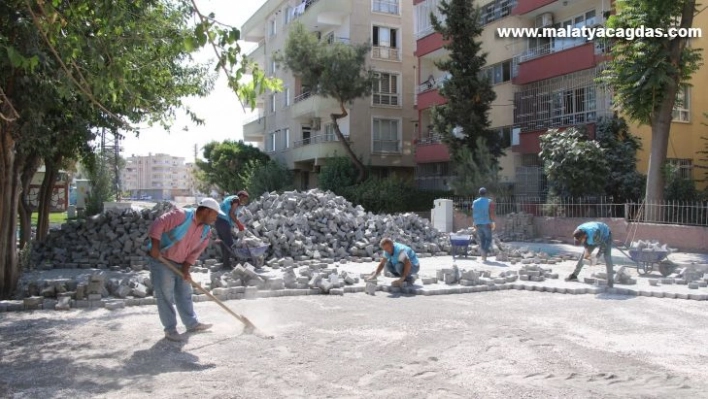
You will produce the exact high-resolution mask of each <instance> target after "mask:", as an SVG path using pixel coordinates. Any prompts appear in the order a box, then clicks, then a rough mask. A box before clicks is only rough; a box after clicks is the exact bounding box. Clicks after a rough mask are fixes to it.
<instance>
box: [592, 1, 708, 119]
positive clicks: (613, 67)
mask: <svg viewBox="0 0 708 399" xmlns="http://www.w3.org/2000/svg"><path fill="white" fill-rule="evenodd" d="M695 8H696V1H695V0H678V1H665V0H624V1H622V2H618V3H617V13H616V14H615V15H612V16H611V17H610V18H609V19H608V21H607V25H608V27H610V28H625V29H627V28H628V29H637V28H644V27H647V28H662V29H664V30H667V29H668V28H670V27H677V28H678V27H682V28H690V27H691V26H692V24H693V16H694V13H695ZM684 11H687V12H684ZM687 41H688V39H686V38H679V39H671V38H657V37H645V38H634V40H626V39H617V40H615V41H613V42H612V47H611V48H612V50H611V55H612V57H611V59H610V61H608V63H607V69H606V70H605V71H604V72H603V77H602V80H603V81H604V82H605V83H607V84H608V85H609V86H610V87H612V88H613V90H614V94H615V101H616V103H617V104H621V106H622V111H623V112H624V113H626V114H627V115H628V116H629V118H630V119H631V120H633V121H636V122H639V123H642V124H648V125H651V124H652V121H653V119H654V118H655V117H656V116H657V112H659V110H660V109H661V108H662V105H663V104H664V103H666V102H668V103H669V107H668V110H671V109H672V108H673V104H674V102H675V99H676V98H675V93H676V89H677V88H678V86H679V84H682V83H686V82H688V81H689V80H690V77H691V75H692V74H693V73H695V72H696V71H697V70H698V69H699V67H700V66H701V65H702V62H701V58H702V57H701V49H699V48H691V47H688V46H687V45H686V43H687ZM669 112H670V111H669Z"/></svg>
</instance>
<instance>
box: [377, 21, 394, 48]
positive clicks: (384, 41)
mask: <svg viewBox="0 0 708 399" xmlns="http://www.w3.org/2000/svg"><path fill="white" fill-rule="evenodd" d="M397 34H398V29H394V28H384V27H381V26H374V32H373V42H374V47H389V48H398V37H397Z"/></svg>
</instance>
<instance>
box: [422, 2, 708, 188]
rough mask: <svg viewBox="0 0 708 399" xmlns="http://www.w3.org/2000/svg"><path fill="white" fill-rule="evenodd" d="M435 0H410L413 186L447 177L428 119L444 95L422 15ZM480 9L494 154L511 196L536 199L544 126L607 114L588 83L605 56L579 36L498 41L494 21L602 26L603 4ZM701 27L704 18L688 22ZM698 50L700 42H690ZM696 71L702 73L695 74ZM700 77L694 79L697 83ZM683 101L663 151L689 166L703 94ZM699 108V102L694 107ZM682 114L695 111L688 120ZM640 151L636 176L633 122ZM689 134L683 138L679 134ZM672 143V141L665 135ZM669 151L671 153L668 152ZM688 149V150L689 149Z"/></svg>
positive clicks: (646, 138)
mask: <svg viewBox="0 0 708 399" xmlns="http://www.w3.org/2000/svg"><path fill="white" fill-rule="evenodd" d="M439 2H440V0H414V1H413V3H414V5H415V8H416V10H415V15H416V20H415V29H416V40H417V42H416V56H417V57H418V71H419V74H418V82H419V83H418V90H417V92H418V97H417V109H418V113H419V120H420V123H419V126H418V140H417V144H416V154H415V160H416V180H417V182H418V185H419V187H421V188H430V189H440V188H446V187H447V186H448V185H449V181H450V180H451V179H452V177H451V173H452V167H451V165H450V163H449V159H450V158H449V151H448V149H447V147H446V146H445V145H444V144H442V143H441V140H440V138H441V137H440V135H439V134H437V133H436V132H435V131H434V129H433V128H432V125H431V124H430V110H431V108H432V107H433V106H435V105H436V104H443V103H444V102H445V99H444V98H442V97H441V96H440V94H439V92H438V89H439V87H440V85H442V84H444V81H445V79H446V77H445V76H443V75H442V74H441V72H440V71H438V70H437V69H436V68H435V65H434V62H435V60H437V59H440V58H442V57H445V56H446V50H444V49H443V48H442V47H443V41H442V38H441V37H440V35H439V34H437V33H435V32H434V31H433V29H432V26H431V24H430V18H429V15H430V13H431V12H433V13H438V4H439ZM478 4H480V6H481V11H482V12H481V18H482V23H483V24H484V25H485V30H484V33H483V35H482V37H481V40H482V44H483V45H482V48H483V50H484V51H485V52H487V54H488V55H487V67H486V68H485V69H484V71H483V73H485V74H487V76H488V77H489V79H490V81H491V82H492V84H493V86H494V90H495V92H496V94H497V99H496V100H495V101H494V103H493V104H492V110H491V112H490V120H491V123H492V126H493V127H494V128H495V129H498V131H499V134H500V135H502V137H503V138H504V141H505V142H506V143H507V144H508V147H507V149H506V156H505V157H503V158H502V159H501V166H502V168H503V170H502V179H503V181H506V182H509V183H512V184H513V187H514V193H515V194H516V195H523V196H533V197H536V196H543V195H545V193H546V191H547V189H546V187H547V185H546V181H545V176H544V174H543V170H542V167H541V163H540V160H539V157H538V153H539V152H540V142H539V138H540V136H541V135H542V134H544V133H545V132H547V131H548V129H554V128H557V129H565V128H568V127H571V126H578V125H584V126H586V127H587V129H588V131H589V133H590V135H591V137H592V136H593V135H594V130H595V124H596V122H597V121H598V120H599V118H601V117H607V116H610V115H611V113H612V93H611V92H610V91H609V90H607V89H606V88H604V87H603V86H602V85H600V84H598V83H597V82H596V78H597V77H598V76H599V74H600V73H601V70H602V68H603V62H604V61H605V60H606V57H607V56H608V54H607V53H606V51H605V48H604V46H602V45H601V43H599V42H593V41H587V40H586V39H585V38H533V39H531V38H524V39H500V38H498V37H497V35H496V30H497V28H499V27H519V28H529V27H565V26H568V25H570V26H573V27H577V28H581V27H583V26H588V27H594V26H599V25H603V24H604V23H605V21H606V17H607V15H609V12H610V10H611V6H612V4H611V0H575V1H563V0H560V1H559V0H492V1H486V2H484V1H482V2H481V3H478ZM697 26H706V16H700V17H699V18H698V19H697ZM695 42H696V45H699V44H698V43H700V47H704V43H705V39H701V40H696V41H695ZM701 72H702V73H701ZM706 78H708V76H707V74H705V71H700V72H698V73H696V75H695V76H694V79H693V82H692V83H693V85H694V86H695V85H697V84H700V83H705V80H706ZM698 82H700V83H698ZM682 95H683V96H684V97H685V98H686V99H688V100H687V101H686V100H684V101H682V102H681V104H683V105H681V106H680V107H677V109H676V110H675V119H674V122H675V123H674V125H673V126H672V137H675V136H677V137H682V139H681V140H682V142H681V144H680V145H675V146H671V147H670V154H669V157H670V158H672V162H675V163H677V164H679V165H681V166H682V167H684V168H686V170H687V172H686V173H687V174H691V173H693V176H694V177H695V172H690V171H689V169H690V165H691V162H693V161H694V160H695V159H696V154H695V148H697V146H698V145H699V144H698V143H699V142H698V140H700V132H699V126H700V125H699V123H700V122H701V120H700V119H698V120H694V119H695V118H698V117H699V114H700V110H699V109H706V108H705V106H706V104H705V103H706V99H705V96H703V97H701V98H698V97H699V96H696V95H695V93H692V91H691V90H690V89H685V90H683V91H682ZM701 106H702V107H703V108H699V107H701ZM688 115H694V117H693V118H694V119H691V117H690V116H688ZM632 132H633V133H634V134H636V135H639V136H640V137H641V138H642V140H643V144H644V148H643V150H642V152H641V153H640V156H639V162H638V165H637V166H638V169H639V170H640V171H642V172H645V171H646V169H647V163H648V153H649V152H648V150H649V148H650V145H651V142H650V136H651V134H650V130H649V129H648V128H646V127H638V126H635V127H633V129H632ZM686 136H691V139H690V140H684V139H685V137H686ZM672 140H673V142H676V143H678V142H679V139H678V138H673V139H672ZM672 151H673V152H674V154H673V155H672V153H671V152H672ZM691 151H694V153H693V154H691Z"/></svg>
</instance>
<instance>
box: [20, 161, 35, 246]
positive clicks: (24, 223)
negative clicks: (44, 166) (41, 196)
mask: <svg viewBox="0 0 708 399" xmlns="http://www.w3.org/2000/svg"><path fill="white" fill-rule="evenodd" d="M38 167H39V157H37V156H29V157H27V158H26V159H24V165H23V167H22V173H21V175H20V181H21V183H22V192H21V193H20V199H19V210H18V211H19V214H20V249H22V248H24V247H25V245H26V244H27V243H28V242H29V241H30V240H31V239H32V207H31V206H30V203H29V199H28V195H29V189H30V185H31V183H32V178H33V177H34V174H35V173H36V172H37V168H38Z"/></svg>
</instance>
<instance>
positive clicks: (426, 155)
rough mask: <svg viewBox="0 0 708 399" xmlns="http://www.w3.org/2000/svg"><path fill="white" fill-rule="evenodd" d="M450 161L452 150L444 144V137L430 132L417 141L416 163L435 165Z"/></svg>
mask: <svg viewBox="0 0 708 399" xmlns="http://www.w3.org/2000/svg"><path fill="white" fill-rule="evenodd" d="M448 161H450V150H449V149H448V148H447V144H445V143H443V142H442V135H441V134H439V133H434V132H430V133H429V134H428V135H427V136H424V137H422V138H420V139H418V140H417V141H416V146H415V162H416V163H419V164H420V163H433V162H448Z"/></svg>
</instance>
